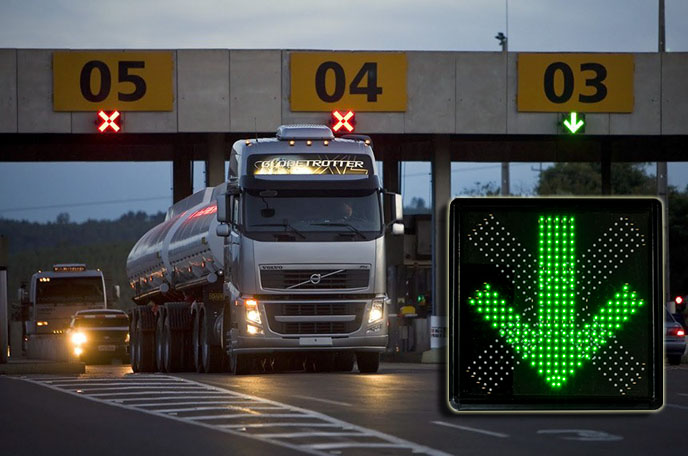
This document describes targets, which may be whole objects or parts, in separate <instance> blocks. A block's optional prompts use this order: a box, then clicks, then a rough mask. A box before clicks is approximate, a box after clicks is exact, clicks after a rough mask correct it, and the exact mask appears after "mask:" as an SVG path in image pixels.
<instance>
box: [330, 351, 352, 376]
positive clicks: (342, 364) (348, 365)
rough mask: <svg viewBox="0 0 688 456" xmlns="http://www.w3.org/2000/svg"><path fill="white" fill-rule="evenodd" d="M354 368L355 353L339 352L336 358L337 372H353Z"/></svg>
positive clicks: (335, 366) (335, 367)
mask: <svg viewBox="0 0 688 456" xmlns="http://www.w3.org/2000/svg"><path fill="white" fill-rule="evenodd" d="M353 369H354V354H353V353H352V352H339V353H337V355H336V356H335V358H334V370H335V371H336V372H351V371H352V370H353Z"/></svg>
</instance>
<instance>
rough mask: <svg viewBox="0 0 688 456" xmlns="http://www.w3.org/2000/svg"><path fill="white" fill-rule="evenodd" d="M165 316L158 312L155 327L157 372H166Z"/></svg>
mask: <svg viewBox="0 0 688 456" xmlns="http://www.w3.org/2000/svg"><path fill="white" fill-rule="evenodd" d="M166 345H167V342H166V340H165V314H164V312H163V311H162V310H160V312H158V319H157V321H156V325H155V366H156V369H157V370H158V371H159V372H167V370H166V369H165V365H166V364H167V363H166V362H165V355H166V353H165V352H166V350H165V347H166Z"/></svg>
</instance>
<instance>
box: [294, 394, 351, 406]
mask: <svg viewBox="0 0 688 456" xmlns="http://www.w3.org/2000/svg"><path fill="white" fill-rule="evenodd" d="M291 397H295V398H298V399H306V400H309V401H318V402H324V403H325V404H332V405H341V406H343V407H353V404H349V403H348V402H340V401H333V400H332V399H321V398H319V397H313V396H300V395H298V394H292V395H291Z"/></svg>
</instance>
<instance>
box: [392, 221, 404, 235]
mask: <svg viewBox="0 0 688 456" xmlns="http://www.w3.org/2000/svg"><path fill="white" fill-rule="evenodd" d="M392 234H393V235H394V236H400V235H402V234H404V224H403V223H392Z"/></svg>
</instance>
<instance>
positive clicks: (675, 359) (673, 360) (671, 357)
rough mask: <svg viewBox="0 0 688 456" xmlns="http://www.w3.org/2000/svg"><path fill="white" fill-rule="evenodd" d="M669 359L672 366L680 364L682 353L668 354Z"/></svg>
mask: <svg viewBox="0 0 688 456" xmlns="http://www.w3.org/2000/svg"><path fill="white" fill-rule="evenodd" d="M667 360H668V361H669V364H671V365H672V366H678V365H679V364H681V355H667Z"/></svg>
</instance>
